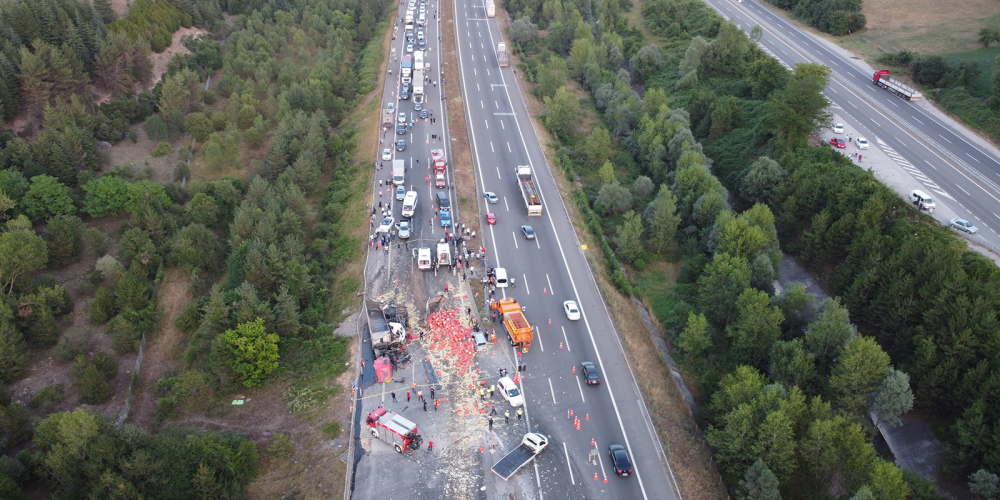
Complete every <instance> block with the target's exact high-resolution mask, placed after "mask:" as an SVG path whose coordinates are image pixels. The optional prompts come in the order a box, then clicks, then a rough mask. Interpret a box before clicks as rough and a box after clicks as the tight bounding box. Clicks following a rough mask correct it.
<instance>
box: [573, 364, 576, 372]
mask: <svg viewBox="0 0 1000 500" xmlns="http://www.w3.org/2000/svg"><path fill="white" fill-rule="evenodd" d="M573 373H576V365H573Z"/></svg>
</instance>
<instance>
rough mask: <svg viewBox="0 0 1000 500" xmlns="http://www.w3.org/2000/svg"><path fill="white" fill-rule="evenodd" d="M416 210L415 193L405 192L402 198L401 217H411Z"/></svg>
mask: <svg viewBox="0 0 1000 500" xmlns="http://www.w3.org/2000/svg"><path fill="white" fill-rule="evenodd" d="M416 209H417V192H416V191H407V192H406V196H404V197H403V217H413V212H414V211H415V210H416Z"/></svg>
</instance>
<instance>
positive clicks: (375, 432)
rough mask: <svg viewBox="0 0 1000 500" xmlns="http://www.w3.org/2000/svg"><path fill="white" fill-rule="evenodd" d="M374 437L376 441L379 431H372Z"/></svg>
mask: <svg viewBox="0 0 1000 500" xmlns="http://www.w3.org/2000/svg"><path fill="white" fill-rule="evenodd" d="M372 437H373V438H375V439H378V431H377V430H375V429H372Z"/></svg>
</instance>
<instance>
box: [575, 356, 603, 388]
mask: <svg viewBox="0 0 1000 500" xmlns="http://www.w3.org/2000/svg"><path fill="white" fill-rule="evenodd" d="M580 366H582V367H583V378H584V379H586V380H587V385H598V384H600V383H601V374H600V373H597V367H596V366H594V363H591V362H590V361H584V362H583V363H580Z"/></svg>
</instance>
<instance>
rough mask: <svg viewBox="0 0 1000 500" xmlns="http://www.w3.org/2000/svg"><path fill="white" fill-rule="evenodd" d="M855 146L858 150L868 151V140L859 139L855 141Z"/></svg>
mask: <svg viewBox="0 0 1000 500" xmlns="http://www.w3.org/2000/svg"><path fill="white" fill-rule="evenodd" d="M854 145H855V146H857V147H858V149H868V139H865V138H864V137H858V138H857V139H854Z"/></svg>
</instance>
